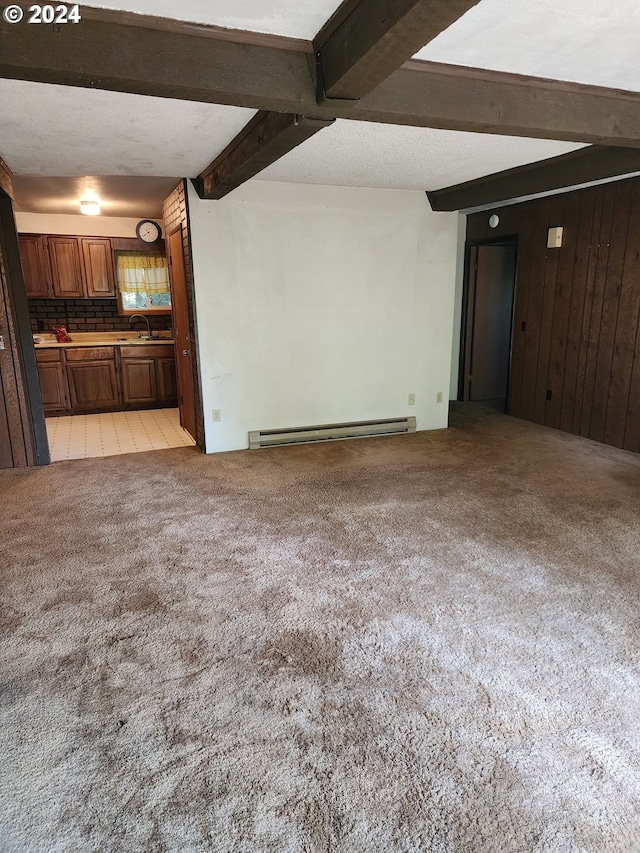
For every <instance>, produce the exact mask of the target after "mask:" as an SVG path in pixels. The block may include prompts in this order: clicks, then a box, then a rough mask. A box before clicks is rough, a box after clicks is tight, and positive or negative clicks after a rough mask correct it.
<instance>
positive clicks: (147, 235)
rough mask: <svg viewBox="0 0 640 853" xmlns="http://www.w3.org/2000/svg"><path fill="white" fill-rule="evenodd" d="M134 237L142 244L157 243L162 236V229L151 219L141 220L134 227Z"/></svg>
mask: <svg viewBox="0 0 640 853" xmlns="http://www.w3.org/2000/svg"><path fill="white" fill-rule="evenodd" d="M136 235H137V237H138V240H142V242H143V243H157V242H158V240H159V239H160V237H161V236H162V228H160V226H159V225H158V223H157V222H154V221H153V219H141V220H140V222H138V224H137V225H136Z"/></svg>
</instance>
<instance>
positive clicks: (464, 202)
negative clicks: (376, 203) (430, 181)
mask: <svg viewBox="0 0 640 853" xmlns="http://www.w3.org/2000/svg"><path fill="white" fill-rule="evenodd" d="M634 172H640V149H638V148H620V147H613V146H602V145H591V146H589V147H587V148H580V149H579V150H578V151H570V152H569V153H568V154H561V155H560V156H558V157H550V158H549V159H547V160H542V161H540V162H537V163H529V164H527V165H525V166H517V167H516V168H514V169H505V170H504V171H502V172H495V173H494V174H492V175H486V176H485V177H483V178H478V179H477V180H474V181H465V182H464V183H462V184H456V185H455V186H451V187H445V188H443V189H439V190H427V197H428V199H429V203H430V204H431V209H432V210H436V211H445V210H446V211H449V210H465V209H469V208H473V207H481V206H485V205H491V204H496V203H498V202H504V201H508V200H510V199H515V198H520V197H523V196H532V195H538V194H542V193H546V192H552V191H554V190H559V189H566V188H568V187H575V186H578V185H580V184H588V183H591V182H593V181H602V180H606V179H608V178H615V177H621V176H623V175H630V174H633V173H634Z"/></svg>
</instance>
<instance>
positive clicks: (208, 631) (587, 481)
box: [0, 407, 640, 853]
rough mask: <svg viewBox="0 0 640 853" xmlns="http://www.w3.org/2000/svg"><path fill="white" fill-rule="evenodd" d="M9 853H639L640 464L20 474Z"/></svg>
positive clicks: (6, 566)
mask: <svg viewBox="0 0 640 853" xmlns="http://www.w3.org/2000/svg"><path fill="white" fill-rule="evenodd" d="M0 487H1V489H2V492H1V501H2V503H1V514H2V529H1V535H2V539H1V540H0V541H1V542H2V548H3V551H4V555H5V556H4V559H3V560H2V565H1V572H2V604H3V618H2V650H3V651H2V655H3V665H2V668H3V678H2V693H1V704H0V724H1V726H2V745H1V748H0V797H1V806H0V808H1V810H2V817H1V819H0V839H1V840H0V849H1V850H2V851H3V853H24V851H29V853H31V851H33V853H44V851H52V853H62V852H63V851H64V853H67V851H68V853H85V851H100V853H123V851H124V853H129V851H131V853H138V851H139V852H140V853H149V852H150V851H151V853H168V851H170V852H171V853H173V852H174V851H175V853H178V851H179V853H191V852H192V853H200V851H220V852H221V853H226V851H233V853H236V851H237V853H262V851H274V853H275V851H278V853H280V851H282V852H283V853H284V851H291V853H293V852H294V851H296V853H297V851H309V853H325V851H327V852H328V853H352V851H353V853H356V851H403V853H411V851H429V853H529V851H535V853H543V852H544V853H638V851H640V690H639V687H640V668H639V661H640V622H639V615H638V601H639V597H638V592H639V573H640V567H639V563H640V557H639V553H640V526H639V518H640V516H639V512H638V511H639V508H640V459H639V458H638V456H637V455H635V454H630V453H625V452H623V451H619V450H616V449H613V448H609V447H605V446H603V445H598V444H596V443H594V442H591V441H587V440H584V439H580V438H576V437H573V436H569V435H564V434H562V433H559V432H555V431H551V430H547V429H544V428H542V427H538V426H534V425H532V424H528V423H525V422H524V421H517V420H515V419H512V418H508V417H505V416H501V415H498V414H493V413H487V412H482V411H481V410H478V409H475V408H469V407H466V408H464V407H462V408H459V409H458V416H457V426H455V427H453V428H452V429H449V430H446V431H444V430H443V431H439V432H435V433H417V434H415V435H410V436H399V437H389V438H377V439H365V440H358V441H349V442H334V443H327V444H321V445H306V446H298V447H290V448H278V449H270V450H263V451H251V452H249V451H246V452H239V453H227V454H220V455H216V456H209V457H206V456H202V455H200V454H199V453H198V452H197V451H196V450H193V449H190V448H180V449H175V450H166V451H160V452H157V453H140V454H131V455H126V456H116V457H110V458H105V459H85V460H77V461H71V462H60V463H57V464H55V465H52V466H51V467H49V468H47V469H37V470H30V471H9V472H2V475H1V476H0Z"/></svg>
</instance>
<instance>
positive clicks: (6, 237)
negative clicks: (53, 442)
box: [0, 191, 51, 465]
mask: <svg viewBox="0 0 640 853" xmlns="http://www.w3.org/2000/svg"><path fill="white" fill-rule="evenodd" d="M0 240H1V241H2V255H3V257H4V262H5V275H6V280H7V289H8V295H9V299H10V304H9V305H7V310H8V311H10V312H11V317H12V320H13V328H14V333H15V346H13V342H12V340H11V336H9V340H7V341H6V342H5V346H7V345H8V346H12V347H13V358H14V359H15V360H16V361H17V362H18V364H19V365H20V366H21V368H22V386H23V391H24V396H25V402H26V406H25V415H24V416H23V427H22V428H23V433H24V436H25V442H26V443H27V444H28V445H30V447H29V448H28V454H27V456H28V459H29V461H28V464H34V465H48V464H49V462H50V461H51V459H50V455H49V441H48V438H47V427H46V424H45V418H44V407H43V405H42V394H41V393H40V380H39V379H38V366H37V364H36V353H35V348H34V346H33V334H32V331H31V321H30V318H29V305H28V303H27V292H26V289H25V285H24V279H23V276H22V262H21V260H20V247H19V245H18V233H17V229H16V221H15V217H14V214H13V202H12V200H11V198H10V197H9V196H8V195H7V194H5V193H3V192H2V191H0Z"/></svg>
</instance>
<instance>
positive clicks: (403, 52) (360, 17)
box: [314, 0, 478, 103]
mask: <svg viewBox="0 0 640 853" xmlns="http://www.w3.org/2000/svg"><path fill="white" fill-rule="evenodd" d="M477 3H478V0H359V2H357V3H356V4H355V5H354V3H353V0H346V3H345V4H343V7H346V8H344V10H343V9H338V11H337V12H336V14H335V16H334V18H335V20H336V22H338V21H339V23H337V26H336V27H335V28H334V29H333V30H332V31H329V32H327V28H324V27H323V29H322V30H321V31H320V33H318V36H317V37H316V40H315V41H314V47H315V49H316V55H317V58H318V62H319V66H320V72H321V73H319V87H318V88H319V92H318V96H319V103H322V102H323V101H324V100H325V99H331V98H344V99H350V100H356V99H358V98H362V97H364V96H365V95H368V94H369V92H372V91H373V90H374V89H375V88H376V86H378V85H379V84H380V83H381V82H382V81H383V80H386V78H387V77H389V75H390V74H392V73H393V72H394V71H397V69H398V68H400V66H401V65H402V64H403V63H404V62H406V61H407V60H408V59H411V57H412V56H413V55H414V54H415V53H417V52H418V51H419V50H420V49H421V48H422V47H424V45H425V44H428V43H429V42H430V41H432V40H433V39H434V38H435V37H436V36H437V35H439V34H440V33H441V32H442V31H443V30H446V29H447V27H450V26H451V24H453V23H454V22H455V21H457V20H458V18H460V17H462V15H464V13H465V12H468V11H469V9H471V8H472V7H473V6H475V5H476V4H477Z"/></svg>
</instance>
